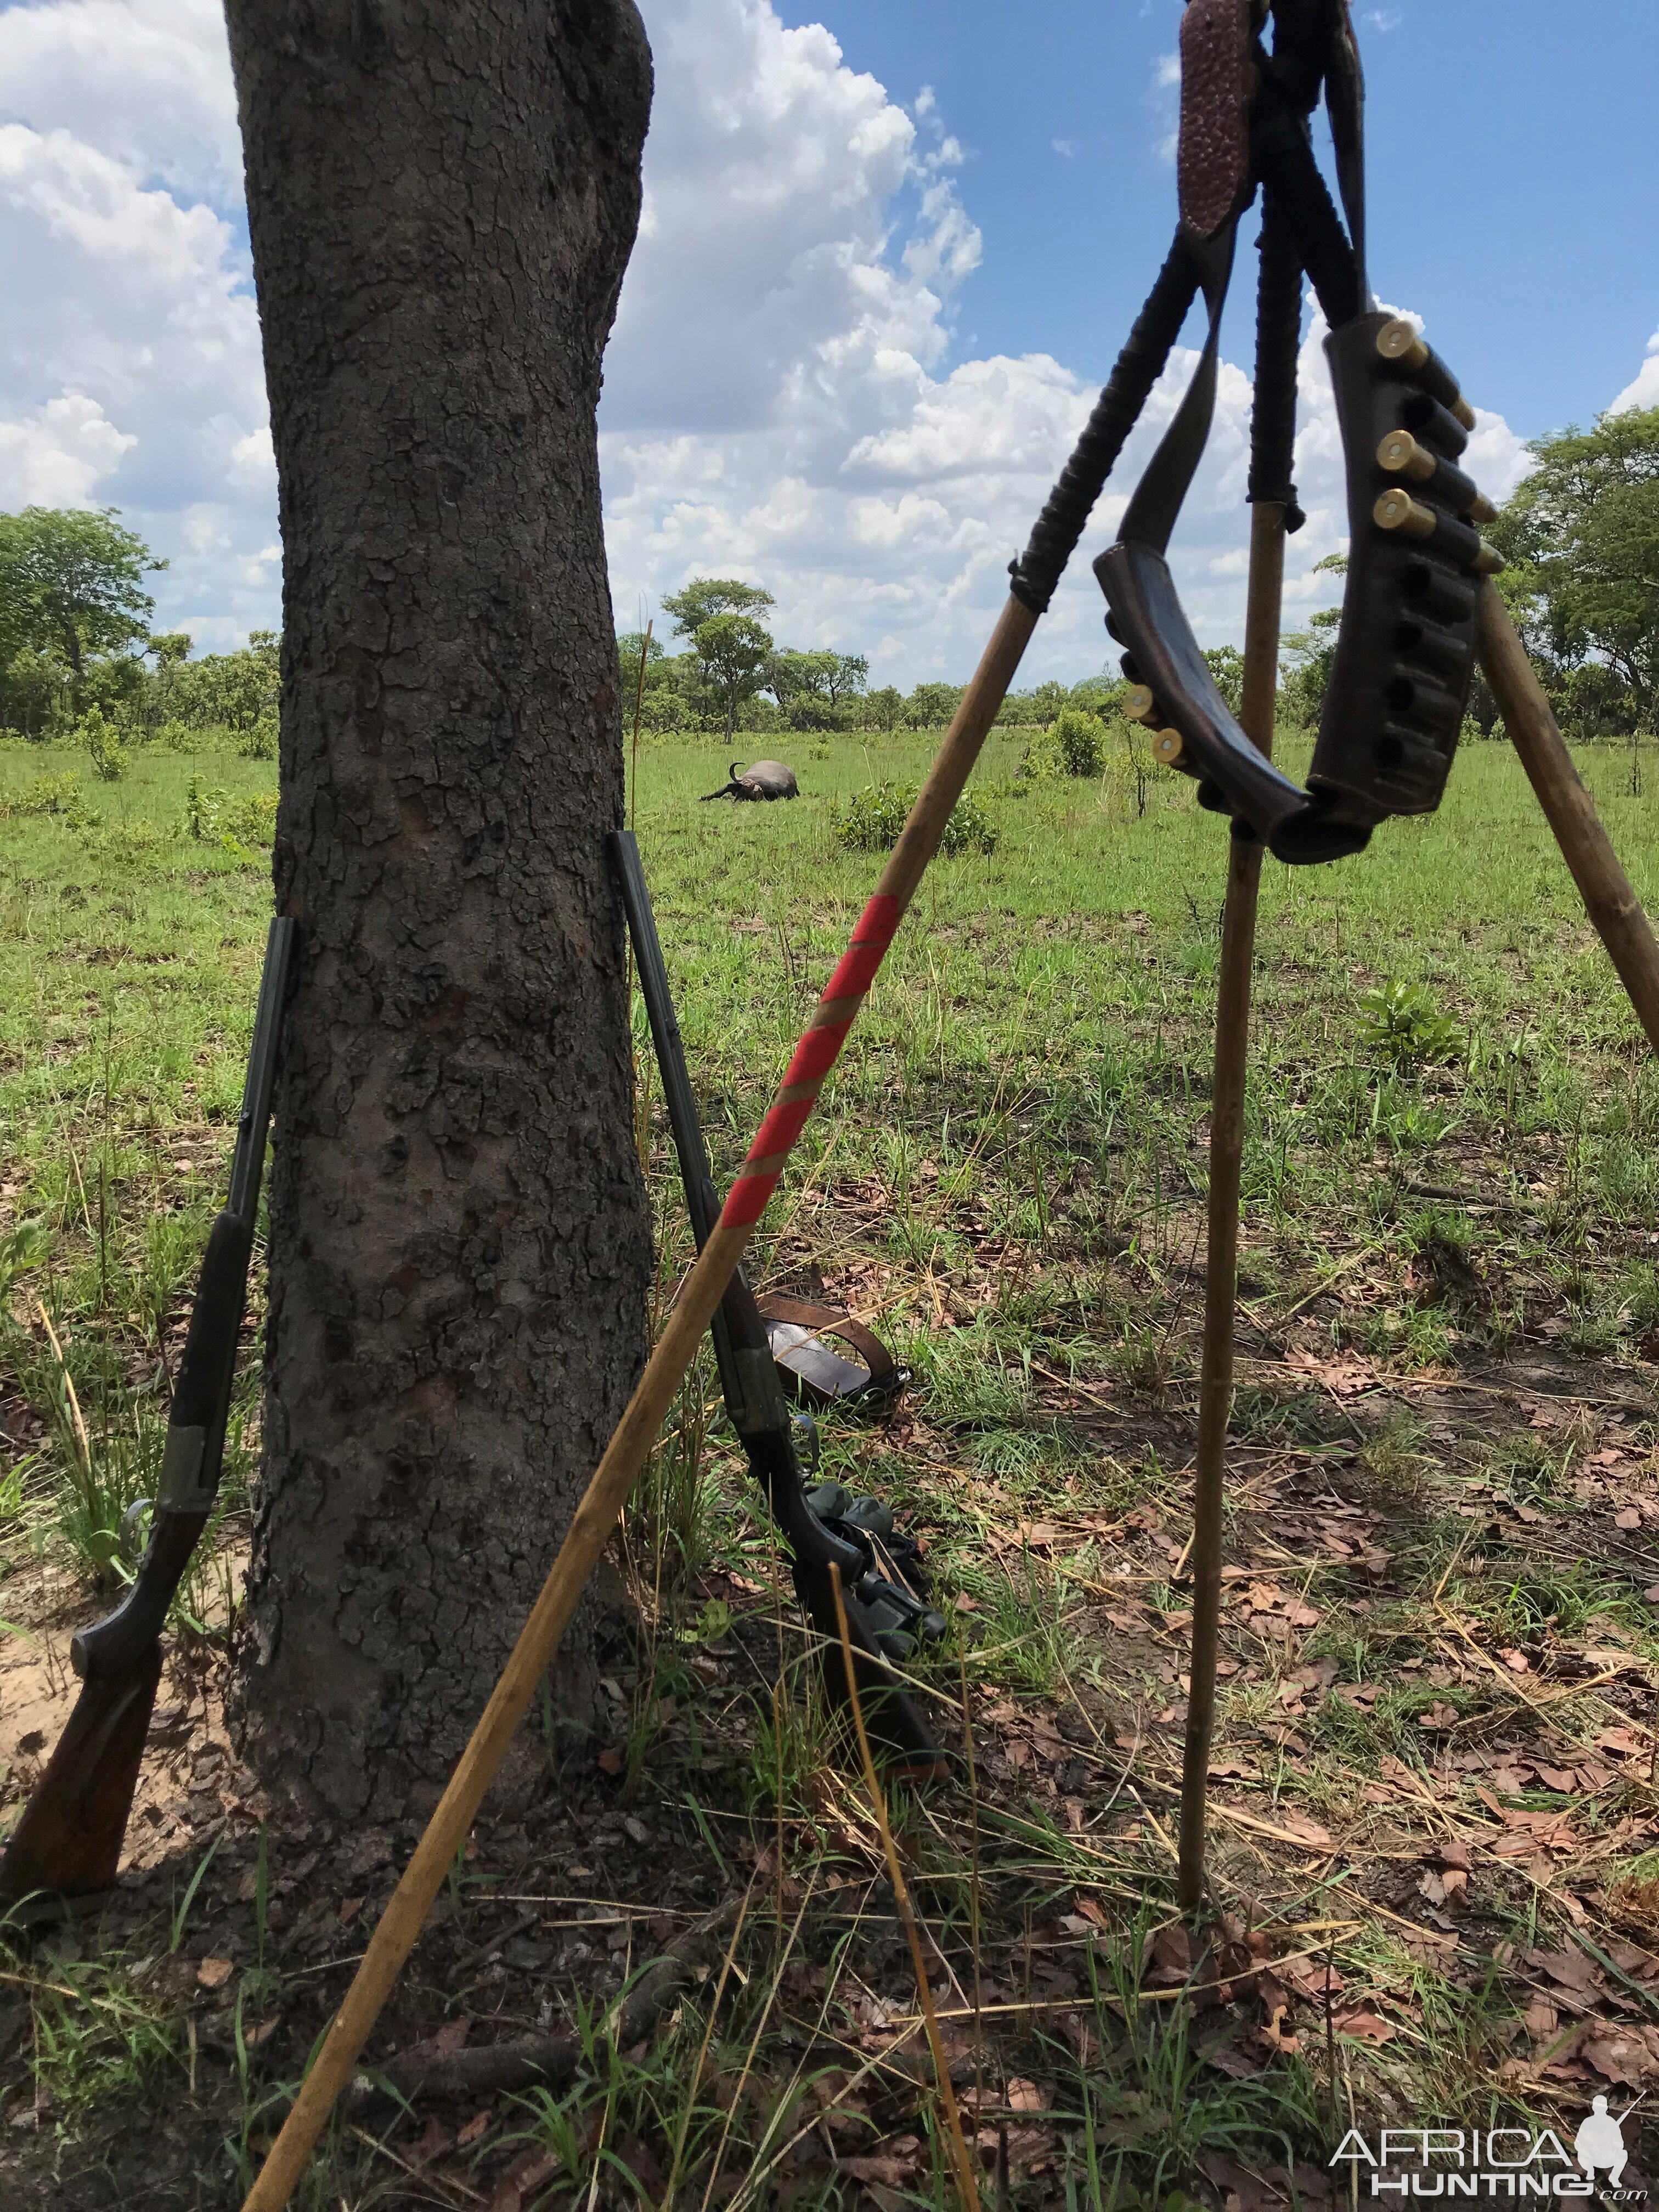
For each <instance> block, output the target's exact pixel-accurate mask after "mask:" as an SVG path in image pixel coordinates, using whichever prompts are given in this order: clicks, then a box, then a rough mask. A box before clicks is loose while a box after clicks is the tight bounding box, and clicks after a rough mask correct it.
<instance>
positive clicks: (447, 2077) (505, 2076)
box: [352, 1897, 743, 2105]
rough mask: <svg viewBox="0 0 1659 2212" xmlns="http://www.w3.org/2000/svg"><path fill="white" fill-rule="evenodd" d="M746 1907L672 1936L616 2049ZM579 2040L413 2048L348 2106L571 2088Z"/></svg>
mask: <svg viewBox="0 0 1659 2212" xmlns="http://www.w3.org/2000/svg"><path fill="white" fill-rule="evenodd" d="M742 1904H743V1900H742V1899H740V1898H735V1897H734V1898H731V1899H727V1901H726V1903H725V1904H724V1905H720V1907H719V1908H718V1910H717V1911H714V1912H709V1913H706V1914H705V1915H704V1916H703V1917H702V1919H701V1920H698V1921H695V1922H694V1923H692V1925H691V1926H690V1928H688V1929H684V1932H683V1933H682V1934H680V1935H678V1936H676V1937H675V1938H674V1940H673V1942H671V1943H670V1944H669V1945H668V1946H667V1947H666V1948H665V1950H664V1951H663V1952H662V1954H661V1955H660V1956H659V1957H658V1958H656V1959H654V1960H653V1961H652V1963H651V1964H650V1966H647V1968H646V1970H645V1972H643V1973H642V1974H641V1976H640V1978H639V1979H638V1980H637V1981H636V1982H635V1984H634V1986H633V1988H632V1989H631V1990H629V1992H628V1995H627V1996H625V1997H624V1998H623V2002H622V2004H621V2005H620V2006H619V2007H618V2008H617V2012H616V2014H615V2015H614V2017H613V2019H612V2021H611V2038H612V2040H613V2041H614V2042H615V2043H616V2044H617V2045H618V2046H619V2047H621V2048H624V2049H625V2048H626V2047H627V2046H628V2045H629V2044H632V2043H637V2042H639V2040H640V2039H641V2037H642V2036H646V2035H648V2034H649V2033H651V2030H652V2029H653V2027H655V2026H656V2024H657V2021H658V2018H659V2015H660V2014H661V2013H662V2011H663V2009H664V2008H665V2006H666V2005H667V2003H668V2002H669V2001H670V1999H671V1998H672V1997H674V1996H678V1993H679V1991H680V1990H682V1989H684V1986H685V1984H687V1983H688V1982H689V1981H690V1980H691V1979H692V1978H693V1977H694V1976H695V1975H696V1972H697V1971H698V1969H699V1968H700V1967H702V1966H712V1965H713V1964H714V1960H715V1959H717V1958H718V1955H719V1952H720V1941H719V1939H720V1937H722V1936H725V1935H726V1932H727V1931H728V1930H729V1929H731V1928H732V1926H733V1925H734V1924H735V1923H736V1921H737V1917H738V1911H740V1909H741V1906H742ZM582 2050H583V2045H582V2039H581V2038H580V2036H579V2035H574V2034H572V2033H569V2032H568V2031H566V2032H564V2033H560V2034H557V2035H537V2036H526V2037H524V2038H522V2039H520V2041H518V2042H515V2043H486V2044H481V2045H479V2046H478V2048H477V2050H476V2051H441V2050H440V2049H439V2048H438V2045H436V2044H435V2043H431V2042H428V2043H417V2044H416V2045H414V2046H413V2048H412V2049H410V2050H409V2051H403V2052H402V2053H400V2054H399V2056H398V2057H396V2058H393V2059H391V2060H389V2061H388V2062H387V2063H386V2065H384V2066H379V2067H376V2068H375V2069H374V2073H373V2075H370V2076H368V2077H367V2078H360V2080H359V2082H358V2083H357V2084H356V2086H355V2087H354V2089H353V2093H352V2102H353V2104H354V2105H362V2104H366V2103H367V2102H368V2100H370V2099H371V2098H372V2097H374V2095H375V2094H376V2093H377V2092H379V2091H381V2090H383V2089H384V2090H389V2091H390V2092H391V2093H392V2095H394V2096H398V2097H403V2098H408V2099H411V2100H412V2099H414V2098H416V2097H471V2096H479V2095H488V2094H489V2093H491V2092H493V2091H497V2090H502V2089H525V2088H528V2087H530V2085H531V2083H532V2082H537V2081H539V2082H544V2083H546V2084H549V2085H550V2086H551V2087H558V2086H559V2085H560V2084H561V2083H562V2082H565V2081H568V2080H569V2079H570V2077H571V2075H573V2074H574V2072H575V2071H576V2069H577V2067H578V2066H579V2065H580V2063H581V2059H582Z"/></svg>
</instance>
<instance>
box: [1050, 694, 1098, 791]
mask: <svg viewBox="0 0 1659 2212" xmlns="http://www.w3.org/2000/svg"><path fill="white" fill-rule="evenodd" d="M1048 735H1049V736H1050V737H1051V738H1053V739H1054V743H1055V744H1057V745H1058V746H1059V748H1060V760H1061V762H1062V763H1064V766H1065V769H1066V775H1099V774H1100V771H1101V769H1102V768H1103V765H1104V763H1105V758H1106V725H1105V724H1104V723H1103V721H1102V720H1101V719H1100V717H1099V715H1098V714H1088V713H1087V712H1085V709H1084V708H1081V707H1064V708H1061V709H1060V713H1059V714H1056V715H1055V717H1054V724H1053V726H1052V727H1051V728H1050V730H1049V732H1048Z"/></svg>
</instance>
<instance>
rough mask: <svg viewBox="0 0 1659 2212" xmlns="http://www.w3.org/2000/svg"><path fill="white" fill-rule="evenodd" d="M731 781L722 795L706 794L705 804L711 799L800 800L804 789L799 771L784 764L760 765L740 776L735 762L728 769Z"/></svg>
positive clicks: (761, 762)
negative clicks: (799, 780)
mask: <svg viewBox="0 0 1659 2212" xmlns="http://www.w3.org/2000/svg"><path fill="white" fill-rule="evenodd" d="M726 772H727V775H728V776H729V778H730V781H728V782H726V783H723V784H722V785H721V786H720V789H719V790H718V791H705V792H704V793H703V799H704V801H705V802H707V801H708V799H798V798H799V796H800V786H799V784H798V783H797V782H796V781H795V771H794V769H792V768H786V767H785V766H784V764H783V763H782V762H781V761H756V762H755V763H754V764H753V766H752V767H750V768H746V769H744V772H743V774H742V775H738V764H737V763H736V761H732V763H730V766H729V767H728V769H727V771H726Z"/></svg>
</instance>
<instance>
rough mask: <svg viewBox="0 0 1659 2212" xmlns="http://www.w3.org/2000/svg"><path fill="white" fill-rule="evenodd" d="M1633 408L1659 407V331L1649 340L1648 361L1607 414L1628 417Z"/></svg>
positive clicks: (1643, 364)
mask: <svg viewBox="0 0 1659 2212" xmlns="http://www.w3.org/2000/svg"><path fill="white" fill-rule="evenodd" d="M1633 407H1659V331H1655V332H1654V334H1653V336H1652V337H1650V339H1649V340H1648V355H1647V359H1646V360H1645V361H1644V362H1643V363H1642V366H1641V368H1639V369H1638V371H1637V373H1636V374H1635V376H1634V377H1633V378H1632V380H1631V381H1630V383H1628V384H1627V385H1626V386H1625V388H1624V390H1623V391H1622V392H1620V394H1619V397H1618V398H1616V399H1615V400H1614V401H1613V404H1612V406H1611V407H1610V408H1609V409H1608V410H1607V412H1608V413H1609V414H1610V415H1628V414H1629V412H1630V411H1631V410H1632V408H1633Z"/></svg>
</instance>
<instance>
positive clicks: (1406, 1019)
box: [1359, 982, 1464, 1067]
mask: <svg viewBox="0 0 1659 2212" xmlns="http://www.w3.org/2000/svg"><path fill="white" fill-rule="evenodd" d="M1359 1035H1360V1038H1361V1041H1362V1042H1364V1043H1365V1044H1367V1045H1369V1046H1370V1048H1371V1049H1372V1050H1373V1051H1375V1052H1380V1053H1382V1054H1384V1055H1385V1056H1386V1057H1387V1058H1388V1059H1389V1060H1393V1061H1394V1063H1395V1066H1397V1067H1409V1066H1413V1064H1416V1063H1421V1062H1426V1061H1429V1060H1455V1058H1456V1057H1457V1055H1458V1054H1459V1053H1460V1052H1461V1051H1462V1048H1463V1042H1464V1040H1463V1032H1462V1029H1461V1028H1460V1027H1459V1025H1458V1024H1457V1023H1456V1022H1455V1021H1454V1020H1453V1018H1452V1017H1451V1016H1450V1015H1449V1014H1443V1013H1442V1012H1441V1011H1440V1009H1439V1007H1438V1006H1437V1005H1436V1004H1435V999H1434V994H1433V992H1431V990H1430V989H1429V987H1428V986H1427V985H1426V984H1425V983H1401V982H1392V983H1384V984H1383V985H1382V986H1381V987H1380V988H1378V989H1376V990H1375V991H1367V992H1365V993H1364V995H1363V996H1362V998H1361V999H1360V1001H1359Z"/></svg>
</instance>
